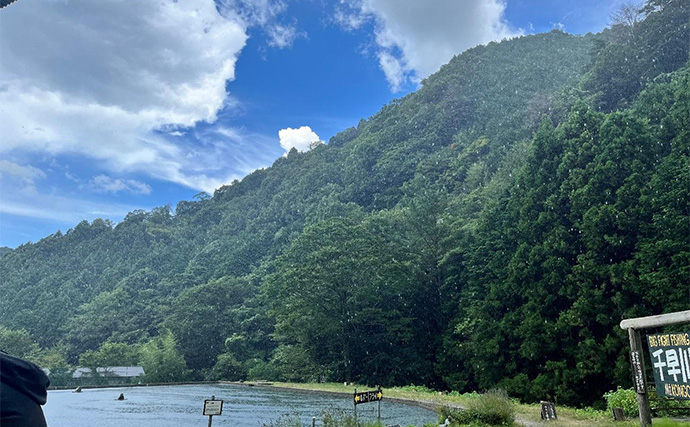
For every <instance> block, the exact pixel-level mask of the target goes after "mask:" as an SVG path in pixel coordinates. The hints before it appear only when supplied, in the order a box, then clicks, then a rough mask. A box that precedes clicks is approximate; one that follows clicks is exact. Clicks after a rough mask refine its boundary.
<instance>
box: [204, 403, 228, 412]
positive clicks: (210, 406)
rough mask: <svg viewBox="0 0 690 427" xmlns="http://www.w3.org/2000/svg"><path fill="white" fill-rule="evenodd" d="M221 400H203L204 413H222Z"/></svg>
mask: <svg viewBox="0 0 690 427" xmlns="http://www.w3.org/2000/svg"><path fill="white" fill-rule="evenodd" d="M222 414H223V401H222V400H204V415H222Z"/></svg>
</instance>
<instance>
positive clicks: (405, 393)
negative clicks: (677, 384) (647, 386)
mask: <svg viewBox="0 0 690 427" xmlns="http://www.w3.org/2000/svg"><path fill="white" fill-rule="evenodd" d="M267 384H270V385H272V386H274V387H281V388H287V389H295V390H309V391H318V392H329V393H341V394H352V393H354V389H355V388H357V390H358V391H365V390H370V389H372V390H373V387H371V386H368V385H364V384H353V385H347V386H345V385H343V384H342V383H306V384H300V383H281V382H271V383H267ZM383 396H384V399H386V398H394V399H403V400H411V401H414V402H421V403H423V404H424V405H425V406H429V407H436V408H440V407H451V408H468V407H470V405H471V404H472V402H473V401H474V400H476V399H477V397H478V396H479V395H478V394H477V393H465V394H459V393H457V392H450V393H445V392H444V393H441V392H437V391H434V390H430V389H428V388H426V387H420V386H405V387H391V388H384V389H383ZM513 408H514V410H515V418H516V420H517V424H518V425H519V424H523V423H524V422H530V423H535V424H538V423H541V415H540V414H541V407H540V405H539V404H520V403H517V402H514V405H513ZM556 412H557V414H558V420H557V421H550V422H549V423H548V425H549V426H553V427H589V426H602V427H637V426H639V425H640V422H639V421H638V420H637V419H631V420H627V421H618V422H614V421H613V416H612V415H611V413H610V412H608V411H598V410H594V409H574V408H568V407H563V406H558V407H556ZM334 425H337V424H334ZM657 426H661V427H690V422H679V421H673V420H669V419H662V418H655V419H654V420H653V427H657Z"/></svg>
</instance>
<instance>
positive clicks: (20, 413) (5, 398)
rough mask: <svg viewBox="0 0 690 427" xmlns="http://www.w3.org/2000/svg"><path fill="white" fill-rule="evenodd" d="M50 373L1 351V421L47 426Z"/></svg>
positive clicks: (15, 426) (6, 426) (17, 426)
mask: <svg viewBox="0 0 690 427" xmlns="http://www.w3.org/2000/svg"><path fill="white" fill-rule="evenodd" d="M48 385H50V380H49V379H48V376H47V375H46V374H45V373H44V372H43V371H42V370H41V368H39V367H38V366H36V365H34V364H33V363H31V362H27V361H26V360H22V359H19V358H16V357H12V356H10V355H8V354H6V353H3V352H0V425H2V427H46V420H45V417H44V416H43V410H42V409H41V405H44V404H45V403H46V399H47V397H48V392H47V388H48Z"/></svg>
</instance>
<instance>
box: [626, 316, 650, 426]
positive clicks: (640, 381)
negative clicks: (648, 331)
mask: <svg viewBox="0 0 690 427" xmlns="http://www.w3.org/2000/svg"><path fill="white" fill-rule="evenodd" d="M628 338H629V340H630V361H631V363H632V366H633V376H634V377H635V378H633V381H634V382H635V392H636V394H637V407H638V409H639V412H640V426H641V427H647V426H651V425H652V412H651V410H650V409H649V396H648V394H647V378H646V375H645V370H644V356H643V355H642V339H641V338H640V331H638V330H636V329H633V328H630V329H628Z"/></svg>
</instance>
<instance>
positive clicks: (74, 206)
mask: <svg viewBox="0 0 690 427" xmlns="http://www.w3.org/2000/svg"><path fill="white" fill-rule="evenodd" d="M47 206H49V207H50V208H49V209H47V208H46V207H47ZM141 208H142V206H135V205H123V204H118V203H113V202H112V201H108V202H104V203H101V202H94V201H91V200H83V199H78V198H73V197H64V196H58V195H54V194H43V193H41V194H38V193H35V194H32V193H29V194H23V195H22V196H21V197H12V196H10V197H7V196H6V195H3V198H2V203H0V214H7V215H17V216H22V217H30V218H38V219H43V220H48V221H52V222H56V223H60V224H67V225H74V224H77V223H78V222H79V221H82V220H84V219H87V220H94V219H96V218H108V219H111V220H113V221H121V220H122V218H124V216H125V215H127V213H128V212H131V211H133V210H135V209H141Z"/></svg>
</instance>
